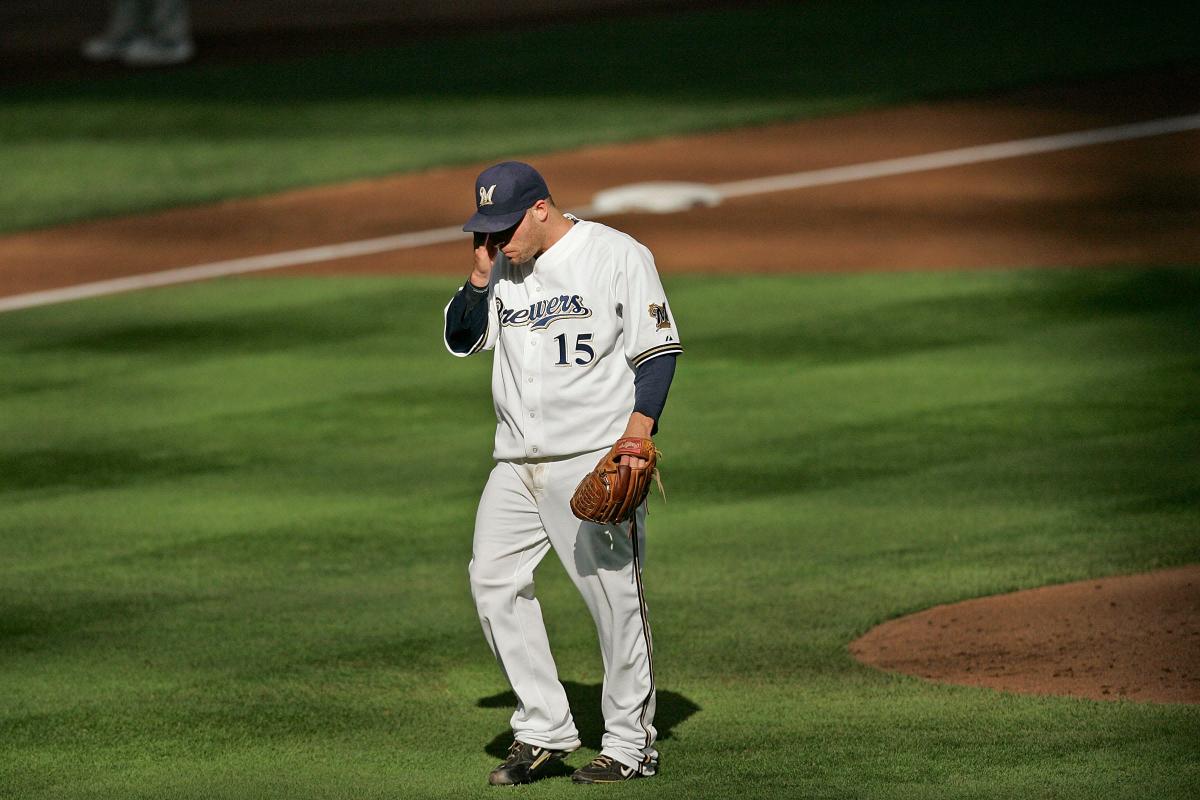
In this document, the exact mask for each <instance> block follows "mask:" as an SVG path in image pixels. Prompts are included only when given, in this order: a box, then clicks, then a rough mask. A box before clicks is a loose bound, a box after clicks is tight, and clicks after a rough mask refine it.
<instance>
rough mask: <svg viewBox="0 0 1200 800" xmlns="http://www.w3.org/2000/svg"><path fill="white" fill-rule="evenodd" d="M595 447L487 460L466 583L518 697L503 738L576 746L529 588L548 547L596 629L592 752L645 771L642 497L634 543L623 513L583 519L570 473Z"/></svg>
mask: <svg viewBox="0 0 1200 800" xmlns="http://www.w3.org/2000/svg"><path fill="white" fill-rule="evenodd" d="M605 452H607V448H606V449H605V450H597V451H595V452H593V453H585V454H583V455H579V456H573V457H570V458H564V459H538V460H529V461H501V462H498V463H497V464H496V466H495V468H494V469H493V470H492V473H491V475H490V477H489V478H488V482H487V485H486V486H485V487H484V490H483V495H482V497H481V498H480V501H479V512H478V514H477V516H476V520H475V539H474V543H473V547H472V557H471V565H470V568H469V573H470V576H471V593H472V595H473V596H474V598H475V606H476V608H477V610H478V611H479V619H480V621H481V623H482V624H483V633H484V636H485V637H486V638H487V642H488V645H489V646H490V647H491V648H492V652H493V653H494V654H495V656H496V660H497V661H498V662H499V663H500V668H501V670H502V671H503V672H504V675H505V677H506V678H507V679H508V682H509V684H510V685H511V686H512V689H513V692H514V693H515V694H516V696H517V710H516V712H515V713H514V714H513V716H512V720H511V724H512V729H513V735H514V737H515V738H516V739H519V740H520V741H523V742H526V743H528V744H532V745H537V746H540V747H548V748H551V749H554V750H574V749H576V748H577V747H579V745H580V741H579V732H578V730H577V729H576V728H575V722H574V720H573V719H572V717H571V709H570V707H569V706H568V703H567V696H566V692H565V691H564V690H563V687H562V684H561V683H559V680H558V671H557V669H556V668H555V665H554V658H553V656H551V654H550V643H549V640H548V639H547V636H546V628H545V624H544V623H543V621H542V610H541V606H540V605H539V604H538V601H537V598H536V597H535V596H534V580H533V574H534V570H535V569H536V568H537V566H538V564H539V563H540V562H541V560H542V558H543V557H544V556H545V555H546V552H547V551H548V550H549V549H550V548H551V547H553V548H554V551H555V552H556V553H557V554H558V557H559V560H560V561H561V562H562V565H563V567H565V568H566V570H567V574H568V575H570V576H571V580H572V581H573V582H574V583H575V586H576V587H577V588H578V589H579V592H580V593H581V594H582V595H583V599H584V601H585V602H586V604H587V607H588V609H589V610H590V611H591V613H592V619H593V620H594V621H595V623H596V631H597V633H598V635H599V638H600V654H601V657H602V659H603V664H604V693H603V702H602V705H601V710H602V712H603V714H604V725H605V732H604V738H603V740H602V748H603V749H602V751H601V752H602V754H603V755H607V756H610V757H612V758H613V759H614V760H615V761H618V762H619V763H621V764H624V765H625V766H627V767H632V768H635V769H639V770H641V771H642V772H643V773H645V774H652V773H653V772H654V771H655V769H656V767H657V762H658V753H657V751H655V749H654V739H655V735H656V734H655V730H654V725H653V719H654V708H655V697H654V688H655V687H654V667H653V664H652V647H653V643H652V639H651V635H650V625H649V621H648V618H647V614H646V604H645V599H644V597H643V594H642V579H641V561H642V559H641V554H642V552H643V548H644V546H645V529H644V524H645V519H646V506H645V504H643V505H642V507H641V508H640V509H638V512H637V523H638V525H637V529H638V536H637V541H636V542H635V541H633V540H632V539H631V537H630V536H629V532H628V531H629V523H625V524H623V525H620V526H615V525H596V524H594V523H591V522H584V521H581V520H580V519H578V518H577V517H576V516H575V515H574V514H572V513H571V508H570V505H569V503H570V499H571V495H572V494H573V493H574V491H575V487H576V486H577V485H578V484H579V481H580V480H581V479H582V478H583V476H584V475H585V474H587V473H588V472H589V471H590V470H591V469H592V468H593V467H595V465H596V462H597V461H599V460H600V456H601V455H602V454H603V453H605Z"/></svg>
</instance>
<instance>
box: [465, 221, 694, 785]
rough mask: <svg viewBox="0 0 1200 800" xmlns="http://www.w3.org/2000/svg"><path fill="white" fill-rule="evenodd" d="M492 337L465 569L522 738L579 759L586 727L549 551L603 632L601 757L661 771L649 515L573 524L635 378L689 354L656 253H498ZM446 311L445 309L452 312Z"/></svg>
mask: <svg viewBox="0 0 1200 800" xmlns="http://www.w3.org/2000/svg"><path fill="white" fill-rule="evenodd" d="M487 301H488V304H489V307H488V319H487V329H486V331H485V332H484V333H483V334H482V335H481V336H480V338H479V340H478V341H477V342H475V344H474V346H473V347H472V348H471V349H470V352H468V353H459V352H455V351H454V350H453V349H451V348H450V345H449V343H448V342H447V349H450V352H452V353H454V354H455V355H459V356H462V355H470V354H473V353H477V352H480V351H482V350H492V349H494V350H495V356H494V361H493V368H492V395H493V399H494V402H495V408H496V423H497V424H496V442H495V452H494V455H495V458H496V460H497V463H496V466H495V468H494V469H493V470H492V473H491V476H490V477H489V478H488V482H487V485H486V487H485V488H484V490H483V495H482V497H481V499H480V502H479V511H478V514H477V516H476V521H475V538H474V542H473V547H472V559H471V564H470V568H469V573H470V579H471V590H472V594H473V596H474V598H475V603H476V606H477V609H478V611H479V617H480V620H481V622H482V624H483V630H484V635H485V637H486V638H487V641H488V644H489V645H490V646H491V648H492V651H493V653H494V654H495V656H496V658H497V660H498V661H499V663H500V667H501V669H502V670H503V671H504V674H505V676H506V677H507V678H508V681H509V683H510V684H511V685H512V688H513V691H514V693H515V694H516V696H517V710H516V713H514V714H513V716H512V727H513V732H514V735H515V738H517V739H519V740H520V741H523V742H527V743H529V744H532V745H537V746H541V747H547V748H551V749H554V750H573V749H575V748H577V747H579V745H580V741H579V733H578V731H577V730H576V727H575V723H574V721H573V719H572V716H571V711H570V708H569V707H568V704H567V697H566V693H565V692H564V690H563V687H562V685H561V684H560V683H559V680H558V674H557V670H556V668H555V665H554V659H553V657H552V656H551V653H550V646H549V642H548V640H547V637H546V630H545V626H544V624H543V621H542V614H541V608H540V606H539V605H538V601H537V598H536V597H535V596H534V570H535V569H536V567H537V566H538V564H539V563H540V562H541V560H542V558H543V557H544V556H545V555H546V552H547V551H548V550H549V549H550V548H551V547H553V548H554V550H555V552H556V553H557V554H558V557H559V559H560V561H561V562H562V564H563V566H564V567H565V568H566V570H567V573H568V574H569V575H570V576H571V580H572V581H573V582H574V584H575V586H576V587H577V588H578V589H579V591H580V593H581V594H582V595H583V598H584V601H585V602H586V604H587V606H588V609H589V610H590V611H591V614H592V617H593V619H594V621H595V623H596V629H597V632H598V634H599V638H600V650H601V656H602V659H603V664H604V675H605V678H604V697H603V704H602V710H603V713H604V720H605V734H604V738H603V744H602V746H603V750H602V753H603V754H604V755H608V756H610V757H612V758H613V759H614V760H615V761H617V762H619V763H620V764H622V765H624V766H626V767H628V768H630V769H633V770H637V771H639V772H641V773H642V774H646V775H649V774H653V773H654V771H655V770H656V768H657V760H658V753H657V751H656V750H655V749H654V739H655V730H654V725H653V718H654V707H655V698H654V667H653V663H652V658H651V648H652V644H651V635H650V627H649V622H648V617H647V613H646V603H645V598H644V596H643V592H642V582H641V559H642V552H643V548H644V544H645V526H644V523H645V516H646V507H645V505H643V506H642V508H640V509H639V510H638V512H637V517H636V519H637V523H638V524H637V534H638V535H637V537H636V539H633V538H631V537H630V536H629V524H628V523H626V524H624V525H620V526H616V525H613V526H605V525H597V524H594V523H590V522H584V521H581V520H579V519H578V518H576V517H575V516H574V514H572V513H571V509H570V506H569V501H570V497H571V495H572V493H573V492H574V490H575V487H576V486H577V485H578V483H579V481H580V480H581V479H582V477H583V476H584V475H585V474H587V473H588V472H589V471H590V470H591V469H592V468H593V467H594V466H595V465H596V462H597V461H598V460H599V459H600V456H601V455H602V454H603V453H604V452H605V451H606V450H607V449H608V448H609V447H611V446H612V444H613V442H615V441H616V440H617V439H618V438H620V436H621V434H622V433H624V431H625V426H626V424H627V423H628V421H629V415H630V413H631V412H632V411H633V406H634V382H633V378H634V371H635V369H636V367H637V366H638V365H640V364H642V363H644V362H646V361H648V360H650V359H652V358H655V357H657V356H660V355H666V354H672V355H674V354H678V353H681V352H682V351H683V348H682V346H681V344H680V341H679V332H678V329H677V328H676V326H675V320H674V319H673V318H672V316H671V314H670V313H669V310H668V307H667V298H666V293H665V292H664V291H663V288H662V283H661V281H660V280H659V277H658V273H657V271H656V269H655V266H654V260H653V257H652V256H651V254H650V251H649V250H647V249H646V248H645V247H643V246H642V245H641V244H639V243H638V242H637V241H635V240H634V239H633V238H631V237H629V236H627V235H625V234H623V233H620V232H619V231H616V230H613V229H612V228H609V227H607V226H604V225H601V224H598V223H593V222H584V221H576V222H575V224H574V225H573V226H572V228H571V229H570V230H569V231H568V232H567V233H566V234H565V235H564V236H563V237H562V238H561V239H560V240H559V241H557V242H556V243H555V244H554V245H553V246H551V247H550V248H549V249H548V250H547V251H546V252H545V253H543V254H542V255H541V256H540V257H538V258H537V259H535V260H533V261H531V262H528V263H525V264H513V263H511V262H510V261H509V260H508V259H507V258H506V257H505V256H504V255H503V253H499V254H497V257H496V260H495V263H494V266H493V268H492V274H491V281H490V285H489V291H488V296H487ZM448 309H449V306H447V310H448Z"/></svg>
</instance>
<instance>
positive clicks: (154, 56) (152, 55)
mask: <svg viewBox="0 0 1200 800" xmlns="http://www.w3.org/2000/svg"><path fill="white" fill-rule="evenodd" d="M195 54H196V46H195V45H193V44H192V43H191V42H190V41H182V42H165V41H161V40H159V39H151V38H148V37H143V38H141V39H135V40H134V41H132V42H130V43H129V44H128V45H127V46H126V47H125V48H124V49H123V50H122V51H121V54H120V55H121V61H122V62H123V63H124V64H125V65H126V66H129V67H170V66H174V65H175V64H182V63H184V62H186V61H191V59H192V56H194V55H195Z"/></svg>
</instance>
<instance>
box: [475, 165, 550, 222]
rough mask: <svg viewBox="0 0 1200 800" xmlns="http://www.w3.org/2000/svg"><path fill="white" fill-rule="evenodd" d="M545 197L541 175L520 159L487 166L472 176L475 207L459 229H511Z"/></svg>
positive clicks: (545, 192)
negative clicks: (475, 176) (473, 179)
mask: <svg viewBox="0 0 1200 800" xmlns="http://www.w3.org/2000/svg"><path fill="white" fill-rule="evenodd" d="M549 196H550V190H549V189H547V188H546V181H545V180H544V179H543V178H542V176H541V174H539V173H538V171H537V170H536V169H534V168H533V167H531V166H529V165H528V164H526V163H524V162H522V161H504V162H501V163H499V164H496V165H495V166H491V167H488V168H487V169H485V170H484V171H483V172H481V173H479V177H478V178H476V179H475V209H476V210H475V214H474V216H472V217H471V218H470V219H469V220H467V222H466V224H465V225H463V230H464V231H470V232H474V233H497V232H499V231H502V230H505V229H507V228H511V227H512V226H513V225H516V224H517V223H518V222H520V221H521V217H523V216H525V212H526V211H528V210H529V208H530V207H531V206H532V205H533V204H534V203H536V202H537V201H538V200H544V199H545V198H547V197H549Z"/></svg>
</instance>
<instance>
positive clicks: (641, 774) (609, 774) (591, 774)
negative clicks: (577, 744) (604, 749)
mask: <svg viewBox="0 0 1200 800" xmlns="http://www.w3.org/2000/svg"><path fill="white" fill-rule="evenodd" d="M652 775H654V771H653V769H651V770H650V771H643V770H642V769H639V768H637V767H627V766H625V765H624V764H622V763H621V762H620V761H615V760H613V759H612V758H610V757H609V756H605V755H599V756H596V757H595V758H593V759H592V760H591V763H589V764H588V765H587V766H586V767H580V768H579V769H577V770H575V772H574V773H572V775H571V780H572V781H574V782H575V783H620V782H621V781H631V780H633V779H634V778H649V777H651V776H652Z"/></svg>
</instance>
